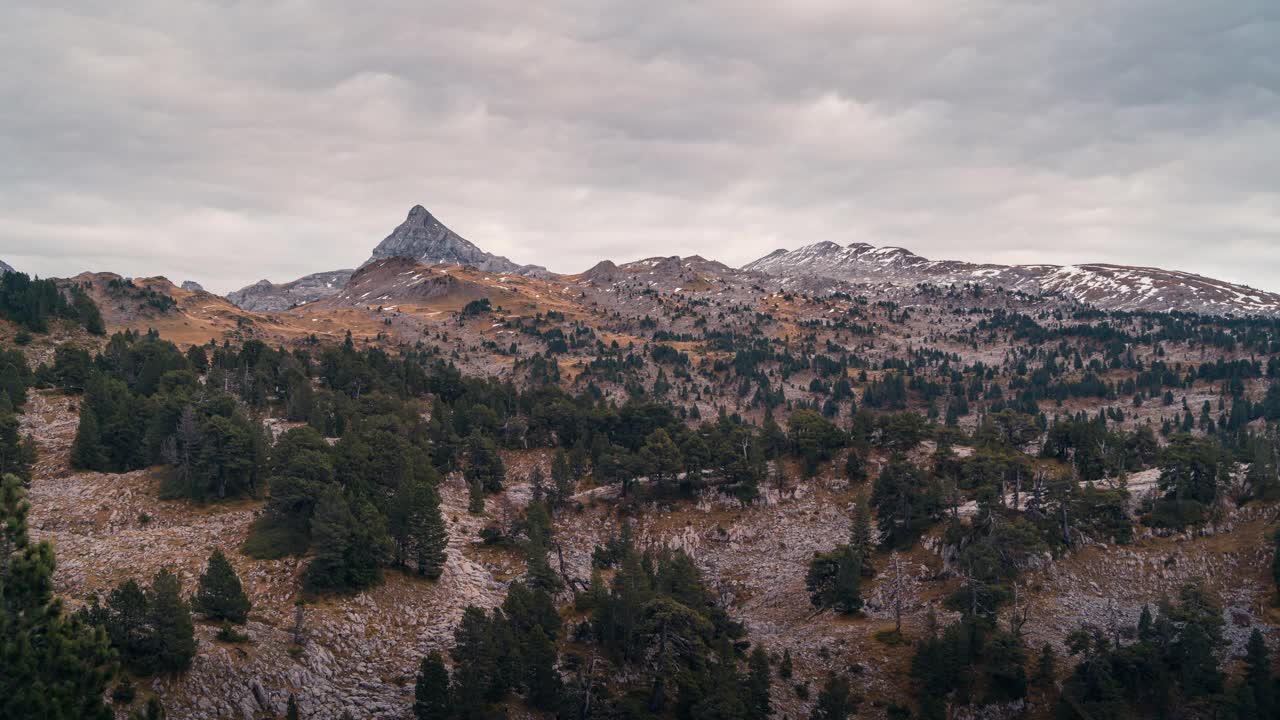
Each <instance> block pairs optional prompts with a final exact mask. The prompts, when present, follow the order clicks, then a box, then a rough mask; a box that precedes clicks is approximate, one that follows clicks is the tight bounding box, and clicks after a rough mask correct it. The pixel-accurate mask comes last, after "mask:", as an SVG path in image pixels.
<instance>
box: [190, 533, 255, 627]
mask: <svg viewBox="0 0 1280 720" xmlns="http://www.w3.org/2000/svg"><path fill="white" fill-rule="evenodd" d="M191 606H192V609H193V610H195V611H196V612H198V613H200V614H202V615H204V616H205V617H207V618H209V619H210V620H228V621H230V622H233V623H243V622H244V621H245V618H246V617H247V616H248V615H249V608H251V607H252V606H253V603H251V602H249V598H248V597H247V596H246V595H245V594H244V588H243V587H241V585H240V578H239V577H238V576H237V575H236V571H235V568H233V567H231V563H230V562H228V561H227V556H226V555H223V554H222V550H214V551H213V554H211V555H210V556H209V563H208V565H207V566H206V567H205V571H204V574H203V575H201V576H200V584H199V586H198V587H197V589H196V594H195V597H193V598H192V600H191Z"/></svg>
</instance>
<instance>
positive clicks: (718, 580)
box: [23, 392, 1278, 720]
mask: <svg viewBox="0 0 1280 720" xmlns="http://www.w3.org/2000/svg"><path fill="white" fill-rule="evenodd" d="M76 424H77V413H76V411H75V401H74V398H69V397H66V396H62V395H57V394H50V393H42V392H41V393H35V392H33V393H32V395H31V399H30V401H29V403H28V406H27V409H26V414H25V415H24V417H23V426H24V430H25V431H26V432H28V433H30V434H31V435H32V436H33V437H35V438H36V440H37V442H38V445H39V448H40V461H39V463H38V464H37V466H36V469H35V479H34V481H33V482H32V487H31V501H32V506H33V508H32V514H31V522H32V527H33V529H34V532H35V535H36V536H37V537H38V538H40V539H44V540H49V541H51V542H52V543H53V544H54V545H55V548H56V551H57V558H58V569H57V572H56V574H55V583H56V586H57V591H58V592H59V593H60V594H61V595H63V596H64V597H66V598H67V599H68V603H69V605H70V606H72V607H75V606H77V605H78V604H79V603H80V602H82V601H83V599H84V598H85V597H87V596H88V595H89V594H91V593H94V592H98V593H105V592H106V591H108V590H109V589H110V588H111V587H113V586H115V585H116V584H118V583H119V582H121V581H123V580H124V579H127V578H131V577H132V578H136V579H138V580H140V581H145V580H149V578H150V577H151V576H152V575H153V574H154V573H155V572H156V570H158V569H159V568H160V567H162V566H169V567H171V568H173V569H174V570H175V571H176V572H177V573H178V574H179V576H180V577H181V578H182V580H183V582H184V586H185V588H186V589H187V591H188V592H190V591H193V590H194V587H195V582H196V578H197V577H198V576H199V573H200V572H201V571H202V569H203V565H204V563H205V560H206V559H207V557H208V555H209V553H210V552H211V551H212V550H213V549H214V548H221V549H222V550H223V551H224V552H225V553H226V554H227V556H228V557H229V558H230V559H231V561H232V563H233V565H234V566H235V567H236V570H237V572H238V573H239V574H240V576H241V578H242V580H243V582H244V583H245V587H246V590H247V592H248V593H249V595H250V597H251V599H252V600H253V602H254V608H253V611H252V613H251V615H250V621H249V623H248V624H247V626H246V631H247V634H248V635H249V636H250V638H251V642H249V643H248V644H226V643H221V642H219V641H217V640H216V639H215V637H214V636H215V634H216V631H217V628H216V627H214V626H212V625H208V624H198V626H197V636H198V640H199V652H198V655H197V657H196V659H195V662H194V664H193V666H192V669H191V670H190V671H189V672H188V673H186V674H184V675H182V676H181V677H172V678H155V679H152V680H149V681H147V683H145V684H144V686H145V687H147V688H149V689H150V690H152V691H154V692H157V693H160V694H161V695H162V696H163V697H164V700H165V704H166V707H167V709H168V711H169V716H170V717H172V718H197V719H212V718H243V719H244V720H250V719H252V718H266V717H276V716H277V715H279V714H282V713H283V711H284V708H285V704H286V702H287V698H288V696H289V694H290V693H292V694H294V695H296V697H297V698H298V702H299V706H300V707H301V709H302V710H303V712H304V714H305V715H306V716H309V717H314V718H331V717H339V716H340V715H341V713H342V712H344V711H346V712H350V713H351V715H352V716H353V717H356V718H364V717H379V718H404V717H408V716H409V706H410V704H411V702H412V692H413V678H414V675H415V672H416V667H417V664H418V662H419V660H420V659H421V657H422V656H423V655H424V654H425V653H426V652H427V651H429V650H431V649H444V648H446V647H448V645H449V644H450V643H451V638H452V632H453V628H454V625H455V623H456V622H457V621H458V619H459V618H460V617H461V614H462V610H463V608H464V607H465V606H466V605H468V604H476V605H480V606H483V607H492V606H494V605H496V604H498V603H499V602H501V599H502V597H503V595H504V585H505V582H506V581H507V580H509V579H511V578H512V577H516V576H518V575H519V573H520V572H521V571H522V563H521V562H520V561H519V559H518V558H517V557H516V556H515V555H514V554H512V553H509V552H503V551H496V550H493V549H489V548H482V547H480V546H478V545H477V544H476V535H477V533H478V531H479V529H480V527H481V525H482V524H483V522H485V520H484V519H482V518H477V517H474V516H471V515H469V514H468V513H467V512H466V492H465V489H464V487H463V484H462V482H461V480H460V479H459V478H456V477H455V478H450V479H449V480H447V481H446V484H445V491H444V500H445V507H444V513H445V518H446V520H447V522H448V523H449V526H450V534H451V541H450V547H449V551H448V555H449V557H448V563H447V566H446V570H445V573H444V576H443V577H442V578H441V579H440V580H439V581H437V582H428V581H424V580H421V579H418V578H414V577H411V576H407V575H404V574H401V573H399V572H394V571H392V572H388V573H387V579H386V582H385V583H384V584H382V585H381V586H379V587H377V588H375V589H373V590H371V591H369V592H366V593H361V594H359V595H355V596H351V597H336V598H329V599H324V600H321V601H316V602H311V603H308V604H306V605H304V606H303V610H302V636H303V640H304V642H303V643H302V644H301V645H299V644H296V643H295V642H294V632H293V631H294V627H295V622H296V618H297V615H296V613H297V610H296V606H295V602H296V601H297V600H298V587H299V576H300V573H301V571H302V570H303V568H304V566H305V561H301V560H298V559H293V558H286V559H281V560H254V559H251V558H248V557H246V556H244V555H242V554H241V553H240V552H239V548H240V546H241V544H242V543H243V541H244V539H245V537H246V534H247V532H248V528H249V524H250V523H251V522H252V520H253V518H254V517H255V515H256V514H257V513H258V512H260V510H261V502H259V501H238V502H232V503H220V504H211V505H207V506H193V505H191V504H190V503H187V502H185V501H162V500H159V499H158V486H159V479H158V475H157V473H158V472H159V471H140V472H134V473H127V474H123V475H106V474H100V473H80V472H74V471H72V470H70V469H69V467H68V464H67V456H68V451H69V447H70V443H71V440H72V438H73V437H74V433H75V428H76ZM547 460H548V458H547V457H546V454H545V453H541V452H527V453H515V454H512V455H511V456H509V461H508V466H509V473H510V478H509V483H508V486H509V487H508V490H507V491H506V493H504V495H502V496H500V497H498V498H491V499H490V500H489V506H488V510H489V513H490V515H492V516H495V517H499V518H500V517H502V516H503V515H504V514H509V513H511V512H513V511H514V509H515V508H517V507H518V506H519V505H521V504H523V503H524V502H526V501H527V498H528V495H529V489H528V486H527V484H525V483H523V482H521V480H522V479H523V478H524V477H526V476H527V473H528V471H529V469H530V468H531V466H532V464H533V463H541V464H543V465H544V470H545V469H546V468H545V465H546V463H547ZM794 474H795V469H794V468H791V469H788V470H787V472H786V475H787V476H794ZM859 489H860V488H857V487H849V486H848V484H847V483H846V482H845V481H844V480H843V479H839V478H837V477H835V476H834V475H830V474H829V475H828V476H819V477H818V478H817V479H815V480H813V481H805V482H798V483H792V488H790V489H787V490H784V491H781V492H779V491H778V490H777V489H775V488H765V493H764V497H763V498H762V499H761V500H759V501H758V502H756V503H754V504H751V505H749V506H742V505H740V504H739V503H737V502H736V501H733V500H729V499H725V498H722V497H719V496H708V497H706V498H704V499H703V500H701V501H699V502H697V503H693V504H690V503H681V504H677V505H675V506H664V507H657V506H651V507H645V508H641V510H642V511H641V512H639V513H636V520H635V524H634V527H635V531H636V537H637V539H638V541H639V542H641V543H644V544H650V545H654V546H662V545H665V546H669V547H680V548H683V549H684V550H686V551H687V552H689V553H690V554H691V555H692V556H693V557H694V558H695V559H696V561H697V562H698V564H699V565H700V566H701V567H702V568H703V570H704V572H705V573H706V575H707V577H708V581H709V583H708V584H709V586H710V587H711V588H713V591H714V592H716V593H717V594H718V596H719V597H720V598H721V600H722V601H723V602H724V604H725V605H726V607H728V608H729V609H730V611H731V612H732V614H733V615H734V616H735V617H737V618H739V619H740V620H742V621H743V622H745V624H746V625H747V627H748V629H749V631H750V637H751V639H752V640H753V641H754V642H759V643H763V644H764V645H765V646H766V647H767V648H768V649H769V650H770V651H771V652H773V653H776V654H781V653H782V651H783V650H784V649H789V650H790V651H791V654H792V656H793V658H794V662H795V666H796V679H797V681H800V680H801V679H803V678H809V679H810V682H811V683H813V684H815V685H816V684H818V683H820V682H821V680H822V678H823V677H825V674H826V673H827V672H828V671H831V670H849V669H852V670H853V671H854V672H855V673H856V674H857V676H858V685H859V687H860V691H861V692H862V694H863V695H864V697H865V698H866V700H867V704H866V705H865V706H864V711H863V713H862V716H864V717H876V716H881V715H883V713H884V709H885V703H886V702H887V701H888V700H889V698H894V697H898V698H900V697H902V692H903V688H904V686H905V684H906V682H907V670H908V666H909V657H910V653H911V648H910V646H909V645H896V646H894V645H887V644H884V643H882V642H881V641H879V640H877V639H876V637H875V635H876V633H877V632H878V631H881V630H886V629H891V628H892V627H893V617H894V612H893V605H894V603H893V588H894V587H897V586H901V587H902V588H903V589H904V590H903V595H904V602H903V612H904V616H903V626H904V631H905V633H906V635H907V637H908V638H913V637H919V636H920V634H921V633H922V632H923V628H924V623H925V617H926V615H927V613H928V610H929V609H930V608H931V607H932V608H934V609H935V610H936V611H937V612H938V614H939V617H940V619H941V620H942V621H943V622H945V621H946V620H947V619H948V617H949V614H948V613H947V612H946V611H944V610H942V609H941V608H940V605H939V601H940V598H941V597H943V596H944V595H945V594H946V592H947V591H949V590H950V589H952V588H954V585H955V583H956V582H957V581H955V580H954V579H949V578H947V577H946V574H945V567H944V563H943V561H942V559H941V557H940V556H939V555H938V554H936V553H935V552H933V551H931V550H930V549H928V548H930V547H933V546H934V543H931V542H925V543H922V544H921V545H920V546H918V547H916V548H913V549H912V550H911V551H910V552H907V553H902V554H901V555H898V556H888V555H880V556H878V557H877V566H878V570H879V575H878V577H877V578H876V579H875V580H874V581H871V583H870V585H869V587H868V588H867V589H866V592H865V594H866V596H867V599H868V605H867V609H866V613H865V616H863V617H859V618H853V619H848V618H841V617H837V616H833V615H831V614H829V613H826V614H815V613H814V612H813V608H812V607H811V606H810V604H809V602H808V597H807V594H806V593H805V590H804V572H805V567H806V565H807V561H808V559H809V558H810V557H811V556H812V554H813V553H814V552H815V551H825V550H829V549H830V548H832V547H833V546H835V545H836V544H837V543H840V542H843V541H844V539H845V536H846V533H847V530H848V516H849V509H850V507H851V504H852V503H853V502H854V499H855V497H856V496H857V493H858V491H859ZM575 499H576V500H577V503H576V505H577V506H578V507H577V509H571V510H567V511H565V512H564V513H562V514H561V515H560V516H559V518H558V519H557V539H558V540H559V543H560V545H561V546H562V547H563V549H564V561H565V566H566V568H567V570H568V572H569V574H570V575H572V576H574V577H577V578H581V579H583V580H585V579H586V578H587V577H589V575H590V556H591V551H592V549H593V548H594V547H595V546H596V545H597V544H600V543H603V542H604V541H605V540H606V539H607V538H609V537H611V536H613V535H614V534H616V533H617V532H618V528H619V519H618V518H619V515H618V513H617V511H616V510H617V506H618V502H617V500H616V498H615V497H614V493H613V492H612V489H608V488H606V489H596V490H584V491H583V492H581V493H579V495H578V496H576V498H575ZM1275 516H1276V511H1275V508H1270V507H1249V508H1245V509H1242V510H1237V511H1234V512H1232V513H1231V514H1230V516H1229V517H1228V519H1227V520H1226V521H1224V522H1223V523H1222V524H1221V525H1220V526H1219V527H1216V528H1211V529H1210V530H1208V531H1206V532H1203V533H1200V534H1197V535H1195V536H1189V535H1179V536H1173V537H1156V536H1154V535H1151V534H1147V535H1146V536H1144V537H1140V538H1139V539H1138V541H1137V542H1135V543H1134V544H1132V545H1130V546H1125V547H1103V546H1095V547H1088V548H1085V549H1083V550H1081V551H1080V552H1078V553H1076V554H1074V555H1072V556H1069V557H1067V558H1064V559H1060V560H1057V561H1051V562H1047V563H1046V564H1045V565H1044V566H1043V567H1042V568H1041V569H1040V570H1037V571H1035V572H1032V573H1030V574H1028V575H1027V577H1026V579H1025V583H1024V591H1025V592H1026V604H1027V605H1028V606H1029V608H1030V612H1029V618H1030V619H1029V620H1028V622H1027V624H1026V626H1025V627H1024V631H1025V632H1027V634H1028V636H1029V641H1030V643H1031V645H1032V646H1033V647H1039V645H1040V644H1042V643H1044V642H1049V643H1053V644H1055V645H1058V646H1059V650H1060V651H1062V650H1063V649H1062V647H1061V640H1062V638H1063V637H1064V636H1065V635H1066V633H1068V632H1069V631H1071V630H1073V629H1076V628H1078V627H1079V626H1080V625H1081V624H1083V623H1092V624H1095V625H1099V626H1102V627H1109V626H1115V625H1121V626H1123V625H1126V624H1133V623H1135V622H1136V618H1137V615H1138V612H1139V611H1140V609H1141V606H1142V605H1143V604H1154V603H1156V602H1158V601H1159V599H1160V598H1161V597H1162V596H1164V595H1166V594H1170V593H1175V592H1176V590H1177V588H1178V587H1179V586H1180V585H1181V584H1182V583H1184V582H1186V581H1187V580H1189V579H1191V578H1197V577H1199V578H1204V579H1205V580H1206V582H1207V583H1208V584H1209V586H1210V587H1211V588H1212V589H1213V590H1215V591H1216V592H1217V593H1218V594H1219V595H1220V596H1221V597H1222V599H1223V602H1224V606H1225V610H1224V616H1225V619H1226V621H1227V628H1228V636H1229V638H1230V640H1231V647H1230V648H1229V649H1228V650H1227V652H1228V653H1229V654H1232V655H1235V654H1238V653H1239V652H1240V651H1241V648H1242V646H1243V642H1244V640H1245V639H1246V638H1247V637H1248V634H1249V632H1251V630H1252V628H1253V627H1255V626H1258V627H1261V628H1262V629H1263V630H1264V631H1265V632H1267V634H1268V640H1269V642H1272V643H1273V644H1274V643H1275V641H1276V640H1277V639H1278V638H1277V637H1276V636H1275V633H1274V632H1272V630H1271V629H1270V625H1272V624H1274V623H1275V621H1276V620H1277V618H1276V611H1275V610H1274V609H1273V608H1271V607H1270V606H1269V598H1270V589H1269V579H1268V578H1269V575H1268V573H1269V563H1270V554H1269V550H1268V548H1267V545H1266V543H1265V542H1264V536H1265V535H1266V533H1268V532H1271V531H1273V530H1274V527H1275V526H1274V524H1273V520H1274V518H1275ZM895 561H896V568H897V571H896V572H895ZM563 599H564V600H565V601H566V603H567V601H568V596H567V595H566V596H565V597H564V598H563ZM775 698H776V700H777V704H778V706H779V708H780V713H781V715H782V716H789V717H802V716H804V715H807V713H808V704H809V703H810V702H811V701H812V700H811V699H810V700H805V699H802V698H801V697H799V696H798V694H797V693H796V691H795V690H794V689H793V688H791V687H785V686H783V685H781V684H779V685H778V686H777V687H775Z"/></svg>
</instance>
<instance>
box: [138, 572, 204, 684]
mask: <svg viewBox="0 0 1280 720" xmlns="http://www.w3.org/2000/svg"><path fill="white" fill-rule="evenodd" d="M147 625H148V626H149V628H150V640H149V642H148V643H147V644H148V646H149V648H148V650H149V657H148V659H147V661H146V662H147V664H148V665H149V666H150V667H151V668H152V670H153V671H157V672H185V671H186V670H187V668H189V667H191V659H192V658H194V657H195V655H196V639H195V624H194V623H192V622H191V608H190V607H188V606H187V602H186V601H185V600H183V599H182V583H181V581H180V580H179V579H178V576H177V575H175V574H173V573H172V572H171V571H170V570H169V569H168V568H165V569H162V570H160V572H158V573H156V576H155V577H154V578H153V579H152V580H151V587H150V588H149V590H148V592H147Z"/></svg>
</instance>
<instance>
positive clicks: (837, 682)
mask: <svg viewBox="0 0 1280 720" xmlns="http://www.w3.org/2000/svg"><path fill="white" fill-rule="evenodd" d="M856 711H857V702H856V700H855V699H854V698H853V697H851V695H850V692H849V681H848V680H846V679H845V678H844V676H843V675H834V674H833V675H830V676H828V677H827V682H826V684H825V685H823V686H822V690H821V691H819V692H818V703H817V705H815V706H814V708H813V712H811V713H809V718H810V720H848V717H849V716H850V715H852V714H853V713H854V712H856Z"/></svg>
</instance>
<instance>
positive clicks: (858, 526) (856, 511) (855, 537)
mask: <svg viewBox="0 0 1280 720" xmlns="http://www.w3.org/2000/svg"><path fill="white" fill-rule="evenodd" d="M875 544H876V541H875V537H874V534H873V531H872V528H871V509H870V505H868V503H867V498H866V496H865V495H858V497H857V498H856V499H855V500H854V506H853V519H852V521H851V522H850V524H849V552H851V553H852V554H853V558H854V559H855V560H857V561H858V567H859V568H860V570H861V572H862V576H863V577H872V576H873V575H875V569H874V568H873V567H872V565H871V553H872V552H873V551H874V550H875Z"/></svg>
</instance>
